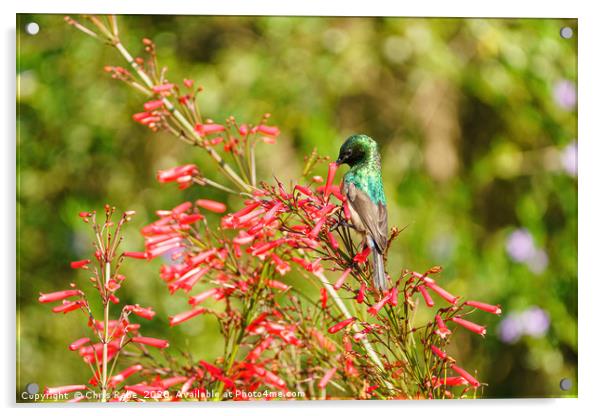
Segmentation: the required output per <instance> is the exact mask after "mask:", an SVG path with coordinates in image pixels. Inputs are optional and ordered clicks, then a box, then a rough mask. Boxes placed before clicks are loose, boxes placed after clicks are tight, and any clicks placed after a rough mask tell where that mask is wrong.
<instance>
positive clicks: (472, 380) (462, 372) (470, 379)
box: [451, 364, 481, 387]
mask: <svg viewBox="0 0 602 416" xmlns="http://www.w3.org/2000/svg"><path fill="white" fill-rule="evenodd" d="M451 369H452V370H454V371H455V372H456V373H458V374H459V375H461V376H462V377H463V378H464V379H466V381H468V383H470V385H471V386H473V387H479V386H480V385H481V383H479V382H478V380H477V379H476V378H474V377H473V376H472V375H470V373H469V372H468V371H466V370H464V369H463V368H461V367H458V366H457V365H455V364H452V365H451Z"/></svg>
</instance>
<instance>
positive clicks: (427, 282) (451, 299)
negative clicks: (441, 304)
mask: <svg viewBox="0 0 602 416" xmlns="http://www.w3.org/2000/svg"><path fill="white" fill-rule="evenodd" d="M424 284H425V285H426V286H427V287H428V288H429V289H431V290H432V291H433V292H435V293H436V294H438V295H439V296H441V297H442V298H443V299H445V300H446V301H448V302H449V303H451V304H452V305H455V304H456V303H457V302H458V297H457V296H454V295H452V294H451V293H449V292H447V291H446V290H445V289H443V288H441V287H439V286H437V285H436V284H435V283H434V282H433V280H432V279H430V278H426V279H424Z"/></svg>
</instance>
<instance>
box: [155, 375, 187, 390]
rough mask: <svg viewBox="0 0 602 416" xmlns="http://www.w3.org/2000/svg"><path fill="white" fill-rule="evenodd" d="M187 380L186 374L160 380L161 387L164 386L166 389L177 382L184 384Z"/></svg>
mask: <svg viewBox="0 0 602 416" xmlns="http://www.w3.org/2000/svg"><path fill="white" fill-rule="evenodd" d="M186 380H188V377H186V376H174V377H169V378H166V379H165V380H161V381H160V382H159V385H160V386H161V387H163V388H164V389H168V388H170V387H173V386H175V385H177V384H182V383H184V382H185V381H186Z"/></svg>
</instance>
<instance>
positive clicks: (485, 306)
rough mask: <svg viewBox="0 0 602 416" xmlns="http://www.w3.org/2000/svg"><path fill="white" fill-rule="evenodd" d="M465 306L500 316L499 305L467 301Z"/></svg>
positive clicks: (500, 309)
mask: <svg viewBox="0 0 602 416" xmlns="http://www.w3.org/2000/svg"><path fill="white" fill-rule="evenodd" d="M466 305H468V306H472V307H473V308H477V309H480V310H482V311H485V312H489V313H493V314H495V315H501V314H502V308H500V305H489V304H487V303H483V302H477V301H474V300H467V301H466Z"/></svg>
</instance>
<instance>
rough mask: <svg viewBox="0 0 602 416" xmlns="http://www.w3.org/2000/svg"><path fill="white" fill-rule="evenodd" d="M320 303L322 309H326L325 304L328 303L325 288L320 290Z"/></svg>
mask: <svg viewBox="0 0 602 416" xmlns="http://www.w3.org/2000/svg"><path fill="white" fill-rule="evenodd" d="M320 302H321V304H322V309H326V303H327V302H328V292H327V291H326V289H325V288H323V287H321V288H320Z"/></svg>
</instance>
